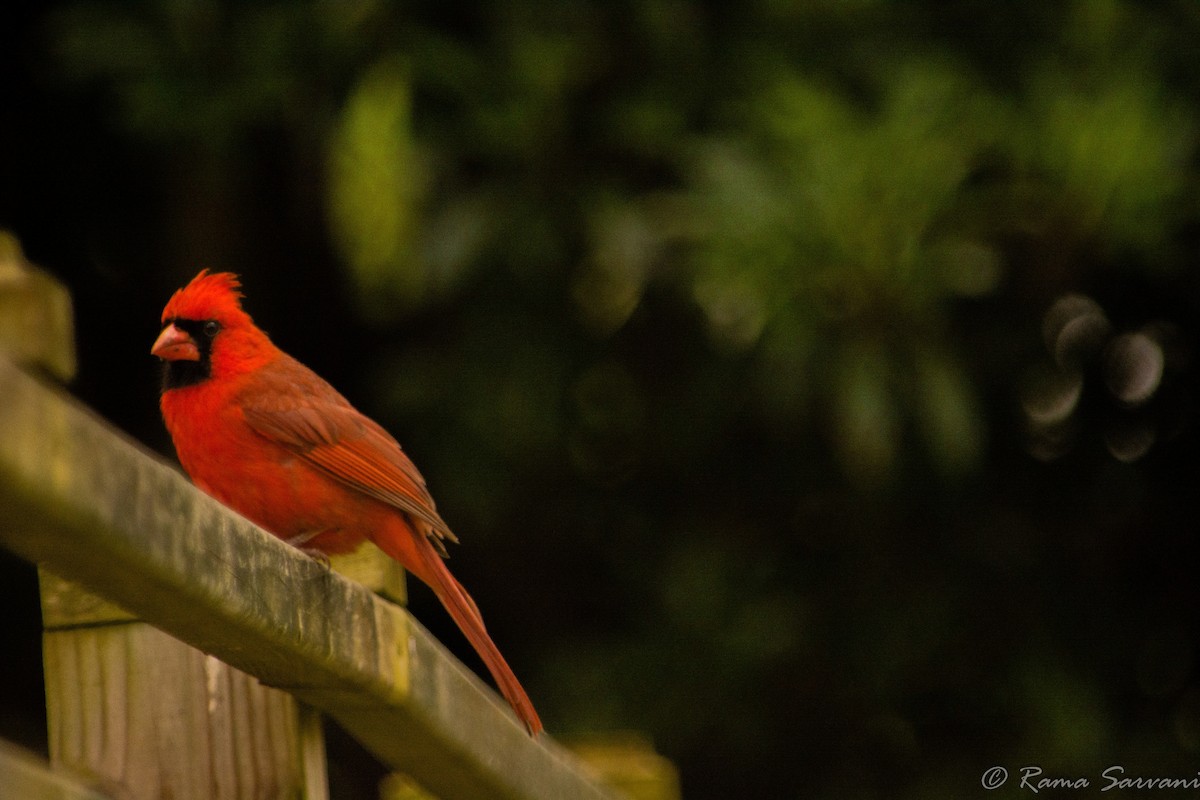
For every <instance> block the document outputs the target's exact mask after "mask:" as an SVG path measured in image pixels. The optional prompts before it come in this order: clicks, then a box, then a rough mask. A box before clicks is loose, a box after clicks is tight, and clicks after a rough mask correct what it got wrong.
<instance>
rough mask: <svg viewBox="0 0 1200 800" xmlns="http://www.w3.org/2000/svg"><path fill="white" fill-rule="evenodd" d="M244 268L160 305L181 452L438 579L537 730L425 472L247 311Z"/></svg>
mask: <svg viewBox="0 0 1200 800" xmlns="http://www.w3.org/2000/svg"><path fill="white" fill-rule="evenodd" d="M240 286H241V284H240V283H239V281H238V279H237V276H235V275H233V274H231V273H227V272H222V273H215V274H209V273H208V271H207V270H203V271H201V272H200V274H199V275H197V276H196V277H195V278H194V279H193V280H192V281H191V283H189V284H188V285H187V286H185V287H184V288H182V289H180V290H178V291H177V292H175V294H174V295H173V296H172V297H171V299H170V301H169V302H168V303H167V306H166V308H165V309H164V310H163V315H162V324H163V329H162V333H161V334H159V336H158V340H157V341H155V342H154V347H152V348H151V350H150V352H151V354H153V355H155V356H158V357H159V358H160V359H162V361H163V366H164V369H163V387H162V398H161V405H162V414H163V420H164V421H165V422H166V426H167V430H168V431H169V432H170V434H171V439H172V440H173V441H174V443H175V450H176V452H177V453H178V454H179V461H180V463H181V464H182V465H183V468H184V470H185V471H186V472H187V473H188V475H190V476H191V478H192V480H193V481H194V482H195V483H196V485H197V486H199V487H200V488H201V489H203V490H204V491H205V492H207V493H208V494H210V495H212V496H213V497H215V498H217V499H218V500H220V501H221V502H222V503H224V504H225V505H227V506H229V507H230V508H232V509H234V510H235V511H237V512H239V513H241V514H242V515H243V516H246V517H248V518H249V519H251V520H253V521H254V522H256V523H258V524H259V525H261V526H262V527H263V528H266V529H267V530H268V531H270V532H271V533H273V534H275V535H276V536H278V537H280V538H281V539H284V540H286V541H288V542H289V543H291V544H293V545H296V546H298V547H302V548H304V549H306V550H311V551H316V552H318V553H325V554H330V555H333V554H337V553H346V552H349V551H351V550H354V549H355V548H356V547H357V546H358V545H359V544H361V543H362V542H363V541H364V540H367V539H369V540H370V541H372V542H374V543H375V544H376V545H377V546H378V547H379V548H380V549H381V550H383V552H385V553H387V554H388V555H389V556H391V557H392V558H394V559H396V560H397V561H399V562H400V563H401V564H402V565H403V566H404V568H405V569H407V570H408V571H409V572H411V573H412V574H413V575H416V576H417V577H418V578H420V579H421V580H422V581H424V582H425V583H426V584H428V585H429V586H430V587H431V588H432V589H433V591H434V593H435V594H437V596H438V599H439V600H441V601H442V604H443V605H444V606H445V607H446V610H447V611H449V612H450V616H451V617H453V618H454V621H455V622H456V623H458V627H459V628H461V629H462V632H463V633H464V634H465V635H466V637H467V639H468V640H469V641H470V642H471V644H472V645H473V646H474V648H475V650H476V651H478V653H479V655H480V657H481V658H482V659H483V662H484V663H485V664H486V665H487V667H488V670H490V671H491V673H492V677H493V678H494V679H495V681H496V684H497V685H498V686H499V687H500V692H501V693H502V694H503V695H504V697H505V699H506V700H508V702H509V704H510V705H511V706H512V707H513V710H514V711H515V712H516V714H517V716H518V717H519V718H520V720H521V722H523V723H524V724H525V727H526V729H527V730H528V731H529V733H530V734H531V735H534V736H536V735H537V734H538V732H539V731H541V729H542V723H541V720H540V719H538V715H537V712H536V711H534V708H533V704H532V703H531V702H530V700H529V697H528V695H526V694H525V690H524V689H523V688H521V684H520V683H519V682H518V681H517V677H516V676H515V675H514V674H513V672H512V670H511V669H510V668H509V666H508V664H507V662H505V660H504V656H502V655H501V654H500V651H499V649H497V647H496V645H495V644H494V643H493V642H492V639H491V637H490V636H488V633H487V630H486V629H485V628H484V626H483V619H482V618H481V617H480V614H479V609H478V608H477V607H476V605H475V602H474V601H473V600H472V599H471V597H470V595H468V594H467V592H466V590H465V589H463V587H462V586H461V585H460V584H459V582H458V581H457V580H455V578H454V576H453V575H451V574H450V571H449V570H448V569H447V568H446V565H445V563H444V562H443V561H442V558H443V557H444V556H445V555H446V549H445V544H444V542H445V541H447V540H448V541H451V542H457V541H458V539H457V538H456V537H455V535H454V534H453V533H452V532H451V531H450V528H449V527H447V525H446V523H445V522H444V521H443V520H442V518H441V516H439V515H438V512H437V509H436V508H435V507H434V503H433V498H432V497H430V495H429V491H428V490H427V489H426V488H425V479H424V478H422V477H421V473H419V472H418V471H417V468H416V467H415V466H414V465H413V463H412V461H410V460H409V458H408V456H407V455H405V454H404V451H402V450H401V449H400V445H399V444H398V443H397V442H396V440H395V439H393V438H392V437H391V436H390V435H389V434H388V433H387V431H385V430H384V429H383V428H382V427H380V426H379V425H378V424H376V423H375V422H373V421H371V420H370V419H368V418H367V417H365V416H364V415H363V414H361V413H359V412H358V411H357V410H355V408H354V407H353V406H351V405H350V403H349V402H347V401H346V399H345V398H344V397H342V396H341V395H340V394H338V392H337V391H336V390H335V389H334V388H333V387H332V386H330V385H329V384H328V383H326V382H325V381H324V380H322V379H321V378H320V377H319V376H318V375H317V374H316V373H315V372H313V371H312V370H310V369H309V368H308V367H306V366H304V365H303V364H301V363H300V362H299V361H297V360H296V359H294V358H292V357H291V356H289V355H287V354H286V353H284V352H283V351H282V350H280V349H279V348H278V347H276V346H275V345H274V344H273V343H272V342H271V340H270V339H269V338H268V337H267V335H266V334H265V333H264V332H263V331H261V330H259V328H258V327H257V326H255V324H254V322H253V321H252V320H251V319H250V316H249V315H248V314H247V313H246V312H245V311H243V310H242V304H241V297H242V295H241V292H240V291H239V289H240Z"/></svg>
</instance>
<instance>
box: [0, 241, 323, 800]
mask: <svg viewBox="0 0 1200 800" xmlns="http://www.w3.org/2000/svg"><path fill="white" fill-rule="evenodd" d="M0 340H2V341H0V344H2V345H3V347H4V349H5V350H6V352H8V353H9V354H10V356H13V357H15V358H16V359H17V360H18V361H20V362H22V363H26V364H29V365H31V366H35V367H39V368H41V369H43V370H45V371H47V372H49V373H50V374H52V375H54V376H55V377H56V378H58V379H60V380H69V379H70V378H71V377H72V375H73V372H74V368H75V352H74V335H73V328H72V320H71V303H70V296H69V295H68V294H67V292H66V290H65V289H63V287H62V286H61V285H59V284H57V283H56V282H55V281H54V280H53V279H52V278H50V277H49V276H48V275H46V274H44V273H42V272H40V271H39V270H37V269H36V268H33V267H32V266H31V265H29V264H28V263H26V262H25V260H24V257H23V255H22V253H21V248H20V245H19V243H18V242H17V240H16V238H15V237H14V236H12V235H11V234H9V233H7V232H5V231H0ZM39 577H40V580H41V595H42V618H43V626H44V628H45V633H44V634H43V658H44V672H45V683H46V707H47V724H48V728H49V733H50V742H49V745H50V762H51V765H52V766H53V767H55V768H60V769H65V770H66V771H68V772H70V773H74V774H78V775H84V776H87V778H88V779H89V780H90V781H91V782H92V784H93V785H95V786H97V787H100V788H101V789H102V790H103V791H104V792H105V793H106V794H108V795H109V796H111V797H112V798H114V800H126V799H127V800H141V799H142V798H145V799H146V800H150V799H151V798H163V797H170V798H173V800H191V799H192V798H195V800H226V799H228V800H242V799H243V798H257V799H261V800H276V798H279V799H280V800H283V799H285V798H286V799H287V800H292V799H293V798H294V799H295V800H326V798H327V797H328V789H327V780H326V773H325V746H324V739H323V734H322V731H321V722H320V716H319V714H318V713H317V712H316V711H314V710H313V709H311V708H309V707H307V706H303V705H301V704H300V703H299V702H298V701H297V700H296V699H295V698H294V697H293V696H292V695H290V694H288V693H286V692H283V691H280V690H277V689H271V688H269V687H266V686H263V685H262V684H260V683H259V682H258V681H257V680H255V679H254V678H253V677H251V676H249V675H247V674H246V673H244V672H241V671H239V670H236V669H234V668H232V667H230V666H228V665H226V664H224V663H222V662H221V661H219V660H217V659H216V658H213V657H212V656H208V655H205V654H204V653H202V652H201V651H199V650H196V649H195V648H192V647H189V646H188V645H186V644H184V643H182V642H180V641H179V640H177V639H174V638H172V637H170V636H168V635H167V634H165V633H163V632H162V631H160V630H158V629H157V628H154V627H153V626H151V625H148V624H146V623H144V622H140V621H138V620H137V619H135V618H134V617H133V616H132V615H131V614H128V613H127V612H125V611H124V610H122V609H120V608H119V607H117V606H115V605H113V604H111V603H108V602H107V601H105V600H103V599H101V598H99V597H98V596H96V595H94V594H92V593H91V592H88V591H87V590H85V589H83V588H82V587H80V586H78V585H77V584H74V583H70V582H68V581H64V580H61V579H59V578H57V577H56V576H54V575H53V574H52V573H50V572H47V571H45V570H41V571H40V576H39ZM183 753H186V754H187V755H186V757H185V758H181V757H180V755H181V754H183Z"/></svg>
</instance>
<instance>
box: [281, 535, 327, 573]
mask: <svg viewBox="0 0 1200 800" xmlns="http://www.w3.org/2000/svg"><path fill="white" fill-rule="evenodd" d="M323 533H327V531H324V530H315V531H304V532H302V533H298V534H296V535H295V536H293V537H292V538H290V539H284V541H285V542H287V543H288V544H290V545H291V546H292V547H294V548H296V549H297V550H299V551H300V552H301V553H304V554H305V555H306V556H308V557H309V558H311V559H312V560H313V561H316V562H318V563H319V564H321V566H323V567H325V569H329V568H330V566H329V556H328V555H327V554H326V553H325V552H324V551H322V550H318V549H317V548H315V547H305V545H306V544H308V543H309V542H311V541H312V540H313V539H316V538H317V537H318V536H320V535H321V534H323Z"/></svg>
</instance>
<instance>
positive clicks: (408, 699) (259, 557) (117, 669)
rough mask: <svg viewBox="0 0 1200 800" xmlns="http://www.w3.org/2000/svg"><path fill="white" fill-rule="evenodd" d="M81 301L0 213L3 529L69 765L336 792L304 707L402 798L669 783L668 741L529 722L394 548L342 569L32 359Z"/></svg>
mask: <svg viewBox="0 0 1200 800" xmlns="http://www.w3.org/2000/svg"><path fill="white" fill-rule="evenodd" d="M69 308H70V298H69V296H67V294H66V292H65V290H64V289H63V288H62V287H61V286H59V285H57V284H56V283H54V282H53V281H52V280H51V279H49V278H48V277H47V276H45V275H42V274H40V273H36V272H32V271H30V270H28V269H27V268H26V265H24V263H23V261H22V260H21V259H20V251H19V248H17V247H16V246H15V240H13V239H12V238H11V237H10V236H7V235H6V234H5V233H4V232H3V231H0V351H3V352H2V353H0V545H2V546H4V547H5V548H7V549H9V550H11V551H13V552H15V553H17V554H18V555H20V556H22V557H23V558H25V559H27V560H28V561H31V562H34V563H37V564H39V565H41V566H42V567H44V569H43V570H42V572H41V577H42V600H43V608H44V619H45V626H46V632H45V639H44V642H45V646H44V652H45V667H46V692H47V698H48V702H47V705H48V712H49V728H50V734H51V743H50V749H51V752H52V755H53V757H54V760H55V762H56V763H57V764H59V765H61V766H65V767H69V768H70V771H71V772H74V773H76V774H77V775H80V774H81V775H83V776H84V777H83V784H84V785H95V786H96V787H98V788H99V789H100V790H102V791H103V792H105V794H106V796H109V797H112V798H113V800H123V799H124V798H133V799H135V800H140V799H141V798H143V797H145V798H152V797H153V798H167V797H169V798H171V800H189V799H190V798H193V797H195V798H205V799H206V800H208V799H210V798H215V799H216V800H223V798H235V797H236V798H243V797H249V798H263V800H274V798H288V799H289V800H291V798H296V800H301V798H316V799H317V800H323V798H324V797H325V796H326V791H327V790H326V781H325V758H324V752H323V749H324V746H323V741H322V738H321V730H320V724H319V719H318V717H317V715H316V712H314V711H311V710H309V706H312V707H315V708H319V709H321V711H322V712H323V713H325V714H328V715H329V716H330V717H331V718H333V719H334V720H336V721H337V722H338V723H339V724H340V725H341V726H342V727H343V728H344V729H345V730H346V731H347V732H348V733H350V735H351V736H353V737H354V738H355V739H357V740H358V742H359V743H360V744H362V745H363V746H364V747H365V748H366V749H367V750H369V751H371V752H372V753H373V754H374V755H375V756H376V757H378V758H379V759H380V760H381V761H382V762H383V763H385V764H386V765H388V766H389V767H390V768H392V769H395V770H400V771H402V772H405V773H407V774H409V775H411V776H412V780H408V779H400V778H393V779H391V780H390V782H389V788H391V789H393V790H395V791H396V792H398V794H396V795H395V796H397V797H404V798H406V800H408V798H417V797H428V796H430V795H429V792H432V793H433V794H436V795H437V796H440V797H445V798H447V800H451V798H453V799H454V800H560V799H561V798H571V800H617V798H620V797H630V796H631V795H630V794H626V793H625V792H624V791H621V790H619V789H616V788H614V787H613V786H611V785H605V784H604V783H603V782H601V781H599V780H597V778H596V775H597V774H607V775H609V776H611V777H613V779H614V782H615V783H618V784H621V785H625V786H629V787H630V790H631V794H632V790H633V789H634V788H635V787H636V788H637V789H639V790H640V789H643V788H646V784H645V782H644V781H642V780H641V778H642V777H644V775H645V774H646V770H645V769H644V767H646V766H649V767H650V768H651V769H650V772H656V773H657V774H659V775H660V776H663V775H665V776H667V777H668V778H669V780H668V781H667V782H666V783H662V784H661V785H662V786H665V787H667V788H668V790H669V789H671V788H672V787H674V786H676V785H677V781H675V779H674V778H673V772H672V773H671V774H670V775H668V774H667V773H666V772H664V771H663V770H662V769H660V767H662V763H660V762H662V759H661V758H660V757H658V756H653V758H652V759H650V760H646V759H645V758H643V757H642V756H643V755H645V754H638V753H634V754H633V755H634V756H635V757H634V758H633V759H632V760H630V759H628V758H623V759H621V760H622V762H623V764H624V766H621V767H620V768H619V769H613V768H612V761H611V759H607V758H606V759H605V761H606V762H607V763H606V764H605V765H603V768H601V769H593V770H588V769H587V768H586V767H585V766H584V765H583V764H581V763H580V762H579V761H578V760H577V759H576V758H574V757H573V756H572V755H571V754H570V753H569V752H568V751H566V750H565V749H564V748H563V747H562V746H561V745H559V744H557V743H556V742H555V741H554V740H553V739H552V738H551V737H550V736H549V735H543V736H541V737H540V738H538V739H533V738H531V737H529V736H528V735H527V733H526V732H525V730H524V729H523V728H522V726H521V725H520V723H519V721H518V720H517V719H516V718H515V717H514V716H513V715H512V713H511V711H510V710H509V709H508V707H507V706H506V705H505V704H504V703H503V701H502V700H501V699H500V698H499V697H498V696H497V695H496V694H495V692H494V691H492V690H491V689H490V688H488V687H487V686H486V685H485V684H484V683H483V682H482V681H481V680H480V679H479V678H478V677H477V676H476V675H474V674H473V673H471V672H470V671H469V670H468V669H467V668H466V667H464V666H463V665H462V664H461V663H459V662H457V661H456V660H455V659H454V658H453V657H452V656H451V655H450V654H449V653H448V652H447V651H446V650H445V649H444V648H443V647H442V646H441V645H440V643H438V642H437V640H436V639H434V638H433V637H432V636H431V635H430V634H429V633H428V631H426V630H425V629H424V628H423V627H422V626H421V625H420V624H419V622H418V621H417V620H416V619H415V618H413V617H412V615H411V614H409V613H408V612H407V611H406V610H404V609H403V608H402V607H400V606H399V605H397V604H395V603H393V602H388V600H386V599H383V598H381V597H379V596H378V595H377V594H376V593H379V594H384V595H385V596H387V597H390V598H392V599H393V600H399V601H403V599H404V588H403V582H402V579H401V578H402V576H400V575H399V574H398V572H397V570H396V568H395V566H394V565H393V564H392V563H391V562H390V561H387V560H386V559H382V558H381V556H380V554H378V553H373V552H372V551H371V550H370V549H369V548H368V549H367V551H366V553H361V552H360V553H359V554H356V556H355V557H354V558H352V559H350V560H349V562H345V561H339V560H335V561H334V564H333V566H334V569H335V570H339V571H345V572H346V573H348V574H351V575H354V576H355V577H356V579H357V581H353V580H346V578H345V576H344V575H339V574H333V573H331V572H330V570H329V569H328V568H326V567H324V566H322V565H320V564H317V563H316V562H314V561H313V560H312V559H310V558H308V557H306V556H304V555H302V554H300V553H299V552H297V551H296V550H295V549H294V548H290V547H288V546H287V545H286V544H284V543H282V542H280V541H279V540H278V539H277V538H275V537H273V536H271V535H270V534H269V533H267V532H266V531H263V530H262V529H260V528H258V527H257V526H255V525H253V523H251V522H249V521H248V520H246V519H245V518H243V517H240V516H238V515H236V514H234V513H232V512H231V511H229V509H227V508H225V507H223V506H221V505H220V504H219V503H217V502H216V501H215V500H213V499H212V498H211V497H208V496H206V495H204V494H203V493H202V492H199V491H197V490H196V489H195V487H193V486H191V485H189V484H188V482H187V481H186V480H185V479H184V478H183V476H181V475H180V474H179V472H178V471H177V470H176V469H174V468H172V467H171V466H169V465H167V464H164V463H163V462H162V461H161V460H160V459H158V458H156V457H154V456H153V455H152V454H150V453H147V452H146V451H145V450H144V448H142V447H140V446H138V445H137V444H136V443H134V442H132V441H130V440H129V439H128V438H127V437H124V436H121V435H120V434H119V432H117V431H115V430H113V429H112V428H111V426H108V425H106V424H105V423H104V422H103V421H102V420H100V419H99V418H98V417H96V415H95V414H93V413H92V412H90V411H89V410H88V409H87V408H86V407H84V406H82V405H81V404H80V403H78V402H77V401H75V400H73V399H71V398H70V397H68V396H66V395H65V393H63V392H62V391H61V390H59V389H57V388H55V387H52V386H48V385H46V383H45V382H44V381H43V380H39V379H38V378H36V377H34V376H33V375H31V374H30V373H31V371H36V372H41V373H43V374H45V373H47V372H49V373H51V374H54V375H56V376H57V377H59V378H67V377H69V373H70V368H71V364H72V363H73V358H74V354H73V352H72V350H71V344H70V340H71V336H70V330H69V323H70V313H69ZM60 329H63V330H65V331H66V332H65V334H63V335H62V336H59V335H57V334H56V333H54V331H57V330H60ZM31 342H32V343H34V345H35V346H33V347H32V348H31V347H30V346H29V345H30V343H31ZM14 359H15V360H16V361H17V362H18V363H17V364H14V363H13V360H14ZM56 576H61V578H65V579H68V580H62V579H61V578H60V577H56ZM68 581H70V582H68ZM74 582H78V583H74ZM80 587H87V588H86V589H82V588H80ZM368 589H374V590H375V592H376V593H373V592H372V591H368ZM93 592H95V594H93ZM100 598H106V599H100ZM142 620H145V622H143V621H142ZM151 626H153V627H151ZM185 643H186V644H185ZM208 654H212V655H208ZM218 658H219V659H221V660H217V659H218ZM222 662H224V663H222ZM227 665H228V666H227ZM239 670H243V671H239ZM252 676H253V677H252ZM261 682H265V683H266V684H269V685H270V686H274V687H279V690H276V689H270V688H267V687H266V686H264V685H262V683H261ZM651 755H652V754H651ZM593 762H594V759H593ZM631 764H632V765H633V766H635V767H637V769H635V770H634V771H633V772H632V773H631V772H630V771H629V769H628V768H627V767H628V766H629V765H631ZM667 766H669V765H667ZM0 767H2V768H4V769H9V767H8V766H6V765H5V763H4V762H3V759H0ZM10 771H11V770H10ZM635 773H636V774H635ZM627 776H633V777H636V778H637V781H635V782H631V781H628V780H626V777H627ZM76 785H78V784H76ZM10 788H11V787H9V786H8V785H0V797H7V796H8V795H7V794H6V792H7V791H8V790H9V789H10ZM55 796H57V795H55ZM639 796H640V797H645V798H650V797H653V798H655V800H660V798H661V800H667V798H670V797H671V795H670V794H665V795H664V794H661V793H660V794H640V795H639ZM672 800H674V798H672Z"/></svg>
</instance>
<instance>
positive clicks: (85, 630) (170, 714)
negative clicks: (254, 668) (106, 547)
mask: <svg viewBox="0 0 1200 800" xmlns="http://www.w3.org/2000/svg"><path fill="white" fill-rule="evenodd" d="M40 578H41V583H42V616H43V624H44V626H45V634H44V636H43V651H44V659H45V675H46V709H47V722H48V727H49V732H50V763H51V764H52V765H53V766H54V767H56V768H62V769H65V770H66V771H68V772H70V773H73V774H77V775H84V776H86V777H87V778H88V779H89V781H90V782H91V783H92V785H94V786H96V787H97V788H99V789H100V790H101V791H103V792H104V793H105V794H107V795H109V796H111V797H112V798H114V800H143V799H144V800H152V798H153V799H155V800H157V798H163V797H170V798H172V799H173V800H193V799H194V800H244V799H245V798H260V799H261V800H276V798H279V799H280V800H284V799H287V800H292V799H293V798H294V799H295V800H325V798H327V797H328V792H327V788H326V787H327V781H326V777H325V747H324V740H323V738H322V732H321V721H320V716H319V714H318V713H317V712H316V711H315V710H313V709H311V708H308V707H306V706H302V705H301V704H300V703H298V702H297V701H296V699H295V698H294V697H292V696H291V695H290V694H288V693H287V692H284V691H281V690H278V689H272V688H270V687H267V686H263V685H262V684H261V683H259V682H258V681H257V680H256V679H255V678H253V677H251V676H249V675H247V674H246V673H244V672H241V671H239V670H236V669H234V668H233V667H230V666H228V665H226V664H224V663H223V662H221V661H219V660H218V659H216V658H214V657H212V656H209V655H205V654H204V653H202V652H200V651H199V650H196V649H195V648H193V647H189V646H188V645H186V644H183V643H182V642H180V641H179V640H177V639H174V638H172V637H170V636H168V635H167V634H165V633H163V632H162V631H160V630H158V629H157V628H155V627H153V626H152V625H148V624H146V623H144V622H140V621H138V620H136V619H134V618H133V617H132V616H131V615H130V614H128V613H126V612H124V611H123V610H121V609H120V608H118V607H116V606H114V605H112V604H111V603H108V602H106V601H104V600H102V599H101V598H99V597H97V596H96V595H94V594H92V593H91V592H88V591H87V590H85V589H83V588H81V587H79V586H78V585H76V584H74V583H70V582H68V581H65V580H62V579H60V578H58V577H56V576H54V575H53V574H52V573H49V572H46V571H45V570H43V571H42V572H41V575H40Z"/></svg>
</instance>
